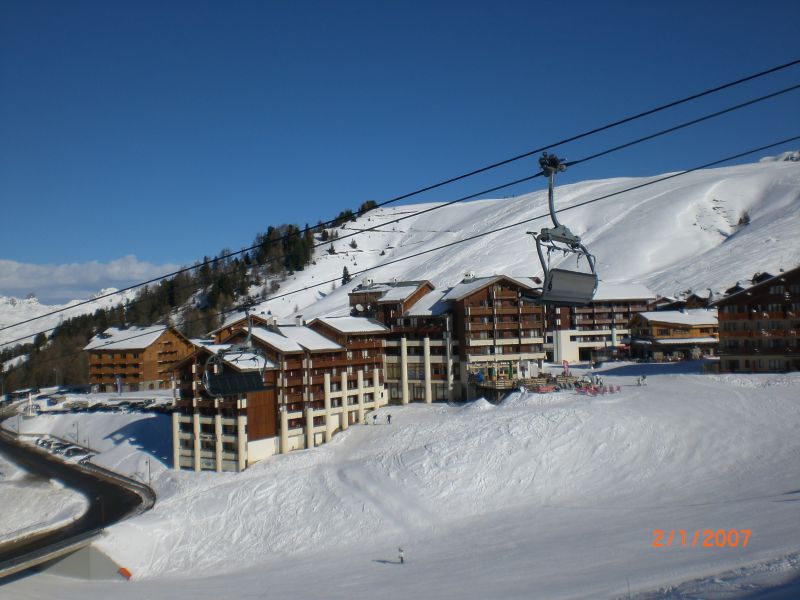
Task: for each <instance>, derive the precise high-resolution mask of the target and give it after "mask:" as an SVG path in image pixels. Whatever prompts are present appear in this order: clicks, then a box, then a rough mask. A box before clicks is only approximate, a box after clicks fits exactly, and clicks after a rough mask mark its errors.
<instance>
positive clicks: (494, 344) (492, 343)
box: [444, 276, 545, 382]
mask: <svg viewBox="0 0 800 600" xmlns="http://www.w3.org/2000/svg"><path fill="white" fill-rule="evenodd" d="M462 290H463V291H462ZM531 291H532V290H531V287H530V286H528V285H526V284H524V283H521V282H520V281H518V280H516V279H512V278H509V277H503V276H497V277H487V278H483V279H480V280H474V281H472V280H469V281H467V282H463V283H462V284H461V286H456V287H454V288H453V289H452V290H451V291H450V292H448V294H447V295H445V297H444V300H445V301H447V302H449V303H450V304H451V306H452V313H453V329H454V332H455V335H456V338H457V339H458V348H459V360H460V362H461V365H462V368H461V375H462V382H465V381H466V379H467V378H468V377H473V378H475V377H477V378H478V379H479V380H481V381H483V382H491V381H496V380H503V381H510V380H514V379H517V378H525V377H528V376H529V374H530V373H531V372H533V371H534V370H535V369H536V368H538V366H540V365H541V361H542V360H543V359H544V357H545V354H544V347H543V346H544V327H545V322H544V310H543V308H542V306H541V304H538V303H534V302H530V301H527V300H524V299H523V296H525V295H526V294H529V293H530V292H531ZM532 363H536V364H537V366H536V367H534V366H533V365H532Z"/></svg>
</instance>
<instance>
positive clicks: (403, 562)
mask: <svg viewBox="0 0 800 600" xmlns="http://www.w3.org/2000/svg"><path fill="white" fill-rule="evenodd" d="M397 553H398V558H399V559H400V564H401V565H402V564H405V562H406V558H405V555H404V554H403V549H402V548H398V549H397Z"/></svg>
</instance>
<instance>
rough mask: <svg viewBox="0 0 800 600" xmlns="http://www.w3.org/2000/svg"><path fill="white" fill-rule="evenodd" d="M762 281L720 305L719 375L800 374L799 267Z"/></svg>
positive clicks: (738, 288) (733, 290)
mask: <svg viewBox="0 0 800 600" xmlns="http://www.w3.org/2000/svg"><path fill="white" fill-rule="evenodd" d="M758 279H759V281H758V282H757V283H755V284H754V285H752V286H750V287H742V286H738V285H737V286H736V287H734V288H731V290H730V291H731V293H730V294H728V295H727V296H725V297H724V298H722V299H721V300H718V301H717V302H716V303H715V306H716V307H717V309H718V310H719V340H720V347H719V354H720V371H722V372H725V373H737V372H746V373H757V372H764V371H769V372H785V371H800V267H796V268H794V269H792V270H790V271H787V272H785V273H780V274H778V275H776V276H769V277H766V278H764V277H760V278H758ZM755 280H756V279H755V278H754V281H755Z"/></svg>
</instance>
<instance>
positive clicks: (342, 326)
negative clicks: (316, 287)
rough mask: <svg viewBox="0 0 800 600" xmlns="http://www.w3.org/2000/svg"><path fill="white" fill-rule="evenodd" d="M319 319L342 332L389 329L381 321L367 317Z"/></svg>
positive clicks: (375, 331)
mask: <svg viewBox="0 0 800 600" xmlns="http://www.w3.org/2000/svg"><path fill="white" fill-rule="evenodd" d="M315 321H319V322H320V323H324V324H325V325H328V326H329V327H332V328H333V329H335V330H336V331H338V332H340V333H385V332H387V331H389V328H388V327H386V325H384V324H383V323H381V322H380V321H376V320H375V319H369V318H367V317H319V318H318V319H314V321H312V323H313V322H315Z"/></svg>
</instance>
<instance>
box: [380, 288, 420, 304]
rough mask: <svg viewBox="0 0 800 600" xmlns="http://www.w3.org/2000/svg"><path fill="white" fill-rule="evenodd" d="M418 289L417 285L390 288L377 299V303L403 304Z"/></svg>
mask: <svg viewBox="0 0 800 600" xmlns="http://www.w3.org/2000/svg"><path fill="white" fill-rule="evenodd" d="M418 289H419V286H417V285H399V286H397V287H391V288H389V289H388V290H386V291H385V292H384V294H383V295H382V296H381V297H380V298H378V302H404V301H405V300H407V299H408V298H409V297H410V296H411V294H413V293H414V292H416V291H417V290H418Z"/></svg>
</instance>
